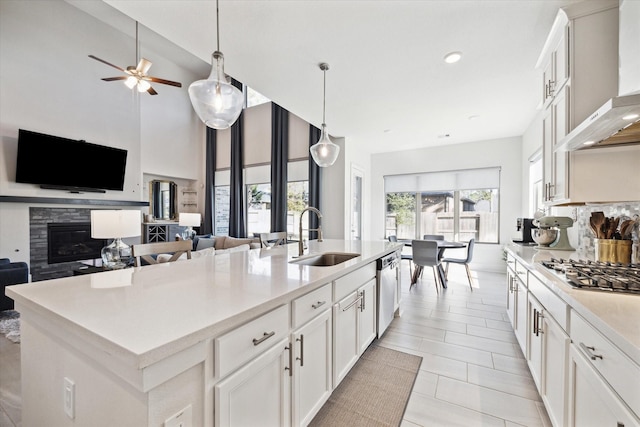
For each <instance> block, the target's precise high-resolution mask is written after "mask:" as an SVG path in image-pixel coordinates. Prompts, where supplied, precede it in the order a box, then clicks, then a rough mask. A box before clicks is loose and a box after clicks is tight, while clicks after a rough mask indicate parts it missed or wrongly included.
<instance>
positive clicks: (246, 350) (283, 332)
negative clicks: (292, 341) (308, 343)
mask: <svg viewBox="0 0 640 427" xmlns="http://www.w3.org/2000/svg"><path fill="white" fill-rule="evenodd" d="M288 334H289V306H288V305H283V306H281V307H279V308H276V309H275V310H273V311H270V312H269V313H267V314H264V315H262V316H260V317H258V318H257V319H254V320H252V321H250V322H249V323H247V324H245V325H243V326H240V327H239V328H237V329H234V330H233V331H231V332H229V333H226V334H224V335H222V336H220V337H218V338H216V339H215V340H214V344H213V345H214V363H215V375H216V377H217V378H222V377H224V376H225V375H227V374H228V373H229V372H231V371H233V370H234V369H236V368H237V367H239V366H241V365H243V364H245V363H246V362H248V361H249V360H251V359H253V358H254V357H256V356H258V355H260V354H261V353H263V352H264V351H266V350H268V349H269V348H270V347H271V346H272V345H273V344H275V343H277V342H278V341H280V340H281V339H283V338H285V337H286V336H287V335H288Z"/></svg>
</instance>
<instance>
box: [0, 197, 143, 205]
mask: <svg viewBox="0 0 640 427" xmlns="http://www.w3.org/2000/svg"><path fill="white" fill-rule="evenodd" d="M0 203H31V204H49V205H56V204H59V205H100V206H149V202H139V201H135V200H107V199H70V198H58V197H23V196H0Z"/></svg>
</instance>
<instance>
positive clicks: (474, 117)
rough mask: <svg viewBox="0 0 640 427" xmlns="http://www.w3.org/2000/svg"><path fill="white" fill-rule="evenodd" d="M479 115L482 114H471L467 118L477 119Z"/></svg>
mask: <svg viewBox="0 0 640 427" xmlns="http://www.w3.org/2000/svg"><path fill="white" fill-rule="evenodd" d="M478 117H480V116H479V115H477V114H473V115H471V116H469V117H467V118H468V119H469V120H475V119H477V118H478Z"/></svg>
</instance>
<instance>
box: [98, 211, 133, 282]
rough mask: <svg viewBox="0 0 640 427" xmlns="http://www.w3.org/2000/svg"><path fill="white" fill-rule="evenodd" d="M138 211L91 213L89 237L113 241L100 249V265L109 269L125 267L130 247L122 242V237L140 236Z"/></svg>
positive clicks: (129, 254)
mask: <svg viewBox="0 0 640 427" xmlns="http://www.w3.org/2000/svg"><path fill="white" fill-rule="evenodd" d="M140 218H141V217H140V211H133V210H96V211H91V237H92V238H94V239H113V242H111V244H109V245H107V246H105V247H104V248H102V252H101V254H102V265H103V266H104V267H106V268H109V269H119V268H124V267H126V265H127V263H128V262H129V259H130V258H131V247H130V246H129V245H127V244H126V243H124V242H123V241H122V238H123V237H134V236H139V235H140V234H141V221H140Z"/></svg>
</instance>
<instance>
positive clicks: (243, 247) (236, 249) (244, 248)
mask: <svg viewBox="0 0 640 427" xmlns="http://www.w3.org/2000/svg"><path fill="white" fill-rule="evenodd" d="M249 249H251V248H250V247H249V245H239V246H234V247H233V248H229V249H228V251H229V253H233V252H244V251H248V250H249Z"/></svg>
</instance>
